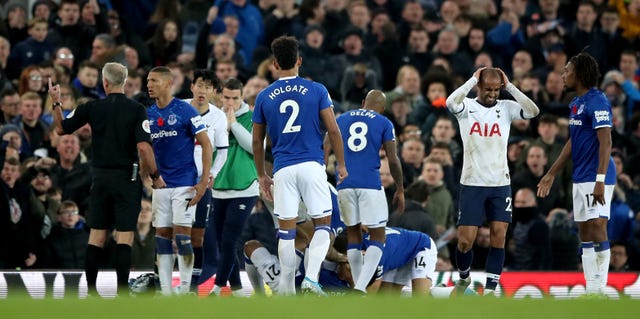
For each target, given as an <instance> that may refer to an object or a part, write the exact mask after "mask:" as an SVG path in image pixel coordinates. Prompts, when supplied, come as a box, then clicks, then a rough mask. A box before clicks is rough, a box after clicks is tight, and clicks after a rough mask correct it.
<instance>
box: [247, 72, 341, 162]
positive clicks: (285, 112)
mask: <svg viewBox="0 0 640 319" xmlns="http://www.w3.org/2000/svg"><path fill="white" fill-rule="evenodd" d="M332 105H333V102H331V98H330V97H329V93H328V92H327V89H326V88H325V87H324V85H322V84H320V83H317V82H313V81H309V80H306V79H303V78H300V77H297V76H295V77H286V78H280V79H279V80H277V81H275V82H274V83H272V84H271V85H269V86H268V87H266V88H265V89H264V90H262V92H260V93H259V94H258V96H257V97H256V104H255V109H254V111H253V122H254V123H258V124H265V125H266V126H267V134H268V135H269V137H270V138H271V143H272V149H271V152H272V153H273V159H274V163H273V172H274V173H275V172H277V171H278V170H279V169H281V168H283V167H287V166H291V165H295V164H298V163H303V162H310V161H315V162H318V163H320V164H324V151H323V148H322V141H323V131H322V129H321V127H320V122H321V118H320V111H322V110H324V109H326V108H328V107H331V106H332Z"/></svg>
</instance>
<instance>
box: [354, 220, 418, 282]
mask: <svg viewBox="0 0 640 319" xmlns="http://www.w3.org/2000/svg"><path fill="white" fill-rule="evenodd" d="M385 232H386V234H387V240H386V242H385V244H384V250H383V251H382V258H381V259H380V263H379V264H378V265H380V266H382V269H383V272H387V271H389V270H393V269H398V268H400V267H402V266H404V265H406V264H407V263H408V262H411V261H412V260H413V258H415V257H416V255H417V254H418V253H419V252H421V251H423V250H425V249H430V248H431V238H429V236H428V235H427V234H425V233H421V232H417V231H413V230H407V229H403V228H396V227H387V228H386V229H385ZM369 240H370V239H369V235H368V234H365V235H364V238H363V241H362V243H363V246H364V249H366V248H367V247H369ZM378 275H381V274H378Z"/></svg>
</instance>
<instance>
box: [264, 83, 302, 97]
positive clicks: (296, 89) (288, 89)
mask: <svg viewBox="0 0 640 319" xmlns="http://www.w3.org/2000/svg"><path fill="white" fill-rule="evenodd" d="M308 91H309V89H307V88H306V87H304V85H297V84H295V85H285V86H281V87H277V88H275V89H273V91H271V93H269V98H270V99H271V100H274V99H275V98H276V96H278V95H280V94H281V93H285V92H298V93H300V94H302V95H305V94H307V92H308Z"/></svg>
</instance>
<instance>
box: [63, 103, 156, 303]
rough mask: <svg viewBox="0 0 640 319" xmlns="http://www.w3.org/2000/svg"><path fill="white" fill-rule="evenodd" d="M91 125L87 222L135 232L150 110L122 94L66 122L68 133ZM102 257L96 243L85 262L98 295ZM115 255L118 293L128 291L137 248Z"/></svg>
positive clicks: (91, 105) (89, 105)
mask: <svg viewBox="0 0 640 319" xmlns="http://www.w3.org/2000/svg"><path fill="white" fill-rule="evenodd" d="M86 123H89V124H90V125H91V131H92V133H91V143H92V151H93V156H92V158H93V160H92V163H91V164H92V168H93V173H92V183H91V198H90V203H89V213H88V215H87V224H88V225H89V227H90V228H91V229H96V230H110V229H112V228H115V230H116V231H119V232H130V231H134V230H135V229H136V224H137V221H138V214H140V209H141V204H140V199H141V198H142V182H141V181H140V178H139V177H138V165H139V164H138V148H137V144H138V143H141V142H148V143H149V144H150V143H151V136H150V134H149V122H148V121H147V113H146V110H145V108H144V106H142V104H139V103H137V102H135V101H133V100H130V99H128V98H127V97H126V96H125V95H124V94H122V93H110V94H109V95H107V97H106V98H104V99H102V100H97V101H91V102H88V103H86V104H82V105H79V106H78V107H77V108H76V109H75V110H74V111H73V112H72V113H71V114H69V115H68V116H67V118H66V119H64V120H63V121H62V130H63V131H64V133H65V134H70V133H72V132H75V131H76V130H77V129H78V128H80V127H82V126H83V125H85V124H86ZM92 233H93V231H92ZM102 254H103V249H102V247H98V246H94V245H92V244H91V239H90V243H89V245H88V246H87V253H86V261H85V263H86V264H85V272H86V278H87V286H88V288H89V292H90V293H95V288H96V278H97V274H98V265H99V261H100V260H102V259H103V257H102ZM115 257H116V260H115V268H116V273H117V277H118V289H119V290H120V289H125V288H126V287H127V282H128V279H129V269H130V267H131V246H129V245H127V244H120V243H118V245H116V251H115Z"/></svg>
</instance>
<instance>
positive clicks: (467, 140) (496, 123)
mask: <svg viewBox="0 0 640 319" xmlns="http://www.w3.org/2000/svg"><path fill="white" fill-rule="evenodd" d="M476 84H477V97H476V98H475V99H471V98H467V94H468V93H469V91H471V89H472V88H473V87H475V86H476ZM502 88H505V89H506V90H507V92H509V93H510V94H511V95H512V96H513V97H514V98H515V99H516V101H512V100H499V99H498V96H499V95H500V89H502ZM447 108H449V110H450V111H451V113H453V115H455V117H456V118H457V119H458V123H459V125H460V135H461V136H462V143H463V146H464V157H463V166H462V177H461V178H460V184H461V185H460V197H459V201H460V202H459V206H458V207H459V211H458V223H457V224H458V247H457V250H456V262H457V265H458V272H459V274H460V280H458V282H457V283H456V291H457V292H459V293H461V294H462V293H464V291H465V290H466V288H467V287H468V286H469V284H470V283H471V278H470V277H469V269H470V268H471V263H472V261H473V251H472V250H471V247H472V246H473V242H474V240H475V238H476V233H477V232H478V227H479V226H480V225H482V223H483V222H484V220H486V221H487V222H489V229H490V238H491V247H490V248H489V255H488V256H487V264H486V272H487V281H486V284H485V290H484V291H485V295H487V294H493V293H494V291H495V289H496V287H497V285H498V282H499V281H500V275H501V274H502V266H503V264H504V243H505V237H506V234H507V227H508V226H509V224H510V223H511V211H512V209H511V206H512V203H511V201H512V199H511V180H510V176H509V167H508V166H507V142H508V140H509V129H510V128H511V121H513V120H516V119H531V118H533V117H535V116H536V115H538V113H540V111H539V110H538V107H537V106H536V104H535V103H534V102H533V101H531V99H529V98H528V97H527V96H526V95H524V93H522V92H521V91H520V90H518V89H517V88H516V87H515V86H514V85H513V84H511V83H509V79H508V78H507V76H506V75H505V74H504V72H503V71H502V70H500V69H496V68H480V69H478V70H477V71H476V72H475V73H473V76H472V77H471V78H470V79H469V80H468V81H467V82H466V83H465V84H463V85H462V86H461V87H459V88H458V89H457V90H455V91H454V92H453V93H452V94H451V95H450V96H449V97H448V98H447Z"/></svg>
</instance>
